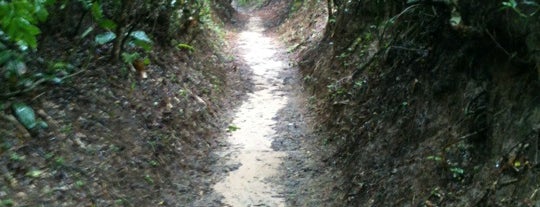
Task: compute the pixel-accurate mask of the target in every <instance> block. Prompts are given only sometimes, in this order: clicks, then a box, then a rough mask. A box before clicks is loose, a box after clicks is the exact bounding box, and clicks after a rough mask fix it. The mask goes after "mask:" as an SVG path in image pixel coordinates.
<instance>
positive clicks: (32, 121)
mask: <svg viewBox="0 0 540 207" xmlns="http://www.w3.org/2000/svg"><path fill="white" fill-rule="evenodd" d="M12 107H13V112H14V113H15V116H16V117H17V119H18V120H19V122H20V123H21V124H22V125H23V126H24V127H26V128H27V129H29V130H31V129H33V128H35V127H36V125H37V122H36V114H35V113H34V110H33V109H32V108H31V107H30V106H28V105H26V104H23V103H15V104H13V105H12Z"/></svg>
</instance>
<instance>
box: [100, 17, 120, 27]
mask: <svg viewBox="0 0 540 207" xmlns="http://www.w3.org/2000/svg"><path fill="white" fill-rule="evenodd" d="M99 26H100V27H101V28H103V29H107V30H114V29H116V27H117V25H116V23H114V22H113V21H112V20H109V19H104V20H103V21H100V22H99Z"/></svg>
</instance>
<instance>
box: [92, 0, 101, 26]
mask: <svg viewBox="0 0 540 207" xmlns="http://www.w3.org/2000/svg"><path fill="white" fill-rule="evenodd" d="M91 11H92V16H93V17H94V18H95V19H96V20H97V21H98V22H100V21H101V20H102V19H103V11H102V10H101V5H100V4H99V1H95V2H94V3H92V9H91Z"/></svg>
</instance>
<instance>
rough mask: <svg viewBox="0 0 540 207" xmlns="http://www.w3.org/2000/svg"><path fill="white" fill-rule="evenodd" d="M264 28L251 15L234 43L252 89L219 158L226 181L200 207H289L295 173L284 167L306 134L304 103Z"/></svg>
mask: <svg viewBox="0 0 540 207" xmlns="http://www.w3.org/2000/svg"><path fill="white" fill-rule="evenodd" d="M263 23H264V21H263V20H262V19H261V17H259V16H258V15H252V16H251V17H250V18H249V21H248V24H247V25H246V28H245V30H244V31H242V32H240V33H238V34H237V36H236V38H234V40H233V42H232V44H233V45H237V49H236V51H237V57H236V58H237V59H238V60H240V61H243V62H244V63H245V66H246V67H247V69H248V70H250V71H251V72H252V77H251V81H250V82H251V84H253V86H254V88H253V91H251V92H250V93H248V95H247V98H246V100H245V101H244V102H243V103H242V104H241V105H240V106H239V107H238V108H237V109H236V110H235V114H234V120H233V121H232V122H231V124H230V125H229V127H228V128H229V134H228V137H226V143H223V144H224V147H223V148H222V149H221V150H218V151H217V152H216V154H217V155H219V157H221V161H219V163H221V164H218V166H216V168H217V169H222V172H223V174H222V177H221V178H219V179H218V182H217V183H216V184H215V185H214V187H213V189H214V192H213V193H212V194H209V195H207V196H206V197H205V198H203V199H202V200H200V201H199V202H197V203H196V205H198V206H207V205H220V206H286V201H287V199H288V197H290V195H291V194H292V193H293V192H292V191H291V190H290V189H292V188H291V187H292V186H294V185H295V182H294V181H293V180H290V179H289V176H287V175H286V173H287V169H289V170H293V169H294V170H295V171H296V170H297V169H296V168H297V167H296V166H294V165H291V166H288V167H286V166H285V163H291V162H290V159H292V156H293V155H292V154H295V153H296V154H298V153H299V152H298V151H297V150H298V149H299V148H300V146H299V143H300V141H299V139H302V138H304V137H305V134H306V132H307V130H306V126H305V122H304V116H305V115H304V114H305V110H304V104H305V103H304V102H303V101H301V100H303V99H302V98H303V97H301V96H300V94H301V84H299V83H300V81H299V78H298V77H299V76H298V73H297V70H296V68H294V67H292V65H293V64H291V62H290V60H289V57H288V55H287V54H286V50H285V47H284V46H283V44H281V43H280V42H278V41H277V38H276V36H275V34H270V33H267V32H265V28H264V27H263ZM300 154H301V153H300ZM218 174H219V173H218Z"/></svg>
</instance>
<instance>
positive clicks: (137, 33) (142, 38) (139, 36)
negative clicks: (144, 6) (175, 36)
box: [131, 30, 152, 43]
mask: <svg viewBox="0 0 540 207" xmlns="http://www.w3.org/2000/svg"><path fill="white" fill-rule="evenodd" d="M131 37H133V38H134V39H136V40H140V41H144V42H148V43H152V40H151V39H150V38H149V37H148V35H146V33H145V32H144V31H140V30H139V31H134V32H132V33H131Z"/></svg>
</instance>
